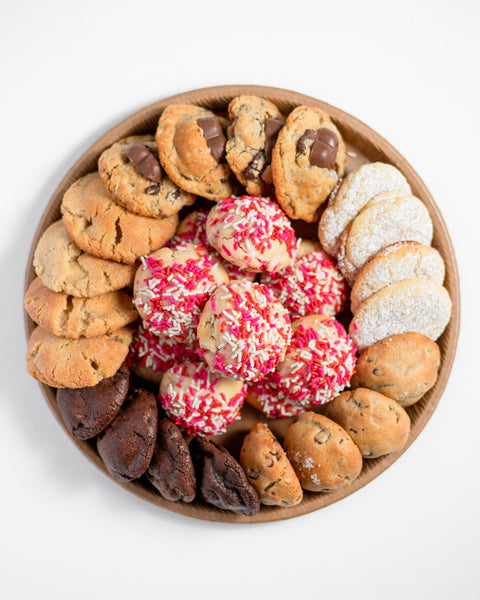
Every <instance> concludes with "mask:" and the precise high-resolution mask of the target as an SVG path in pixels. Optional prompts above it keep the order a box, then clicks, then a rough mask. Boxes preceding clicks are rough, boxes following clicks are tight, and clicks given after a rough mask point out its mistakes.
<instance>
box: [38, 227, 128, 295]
mask: <svg viewBox="0 0 480 600" xmlns="http://www.w3.org/2000/svg"><path fill="white" fill-rule="evenodd" d="M33 266H34V268H35V272H36V274H37V276H38V277H40V279H41V280H42V283H43V285H44V286H46V287H47V288H49V289H50V290H52V291H54V292H64V293H65V294H69V295H71V296H75V297H77V298H89V297H92V296H99V295H100V294H105V293H107V292H112V291H115V290H120V289H122V288H124V287H127V286H129V285H131V284H132V283H133V279H134V277H135V271H136V266H135V265H123V264H120V263H117V262H114V261H112V260H106V259H103V258H98V257H96V256H91V255H90V254H87V253H85V252H83V250H81V249H80V248H79V247H78V246H77V245H76V244H75V242H74V241H73V240H72V238H71V237H70V235H69V233H68V231H67V230H66V229H65V225H64V224H63V221H56V222H55V223H52V224H51V225H50V227H48V229H46V230H45V232H44V233H43V235H42V237H41V238H40V240H39V242H38V244H37V247H36V249H35V255H34V258H33Z"/></svg>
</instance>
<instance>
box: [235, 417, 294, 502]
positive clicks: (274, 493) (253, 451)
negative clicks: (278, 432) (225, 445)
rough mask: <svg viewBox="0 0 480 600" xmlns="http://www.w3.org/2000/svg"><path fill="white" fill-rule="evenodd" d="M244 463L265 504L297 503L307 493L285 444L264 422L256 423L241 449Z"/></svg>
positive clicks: (241, 457) (246, 471)
mask: <svg viewBox="0 0 480 600" xmlns="http://www.w3.org/2000/svg"><path fill="white" fill-rule="evenodd" d="M240 464H241V465H242V467H243V470H244V471H245V473H246V474H247V479H248V481H249V482H250V483H251V484H252V485H253V487H254V488H255V489H256V490H257V493H258V496H259V498H260V502H261V503H262V504H268V505H276V506H295V505H296V504H299V503H300V502H301V501H302V498H303V492H302V487H301V485H300V482H299V481H298V477H297V476H296V475H295V471H294V470H293V467H292V465H291V464H290V462H289V460H288V458H287V455H286V454H285V452H284V450H283V448H282V446H281V445H280V444H279V442H278V441H277V438H276V437H275V436H274V435H273V433H272V432H271V431H270V429H269V428H268V427H267V425H265V424H264V423H256V424H255V425H254V426H253V427H252V429H251V430H250V433H248V434H247V435H246V436H245V438H244V440H243V444H242V449H241V450H240Z"/></svg>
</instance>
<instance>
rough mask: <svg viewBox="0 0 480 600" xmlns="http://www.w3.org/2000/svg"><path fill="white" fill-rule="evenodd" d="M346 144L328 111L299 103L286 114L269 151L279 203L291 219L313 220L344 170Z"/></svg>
mask: <svg viewBox="0 0 480 600" xmlns="http://www.w3.org/2000/svg"><path fill="white" fill-rule="evenodd" d="M345 158H346V156H345V144H344V142H343V139H342V136H341V134H340V132H339V131H338V129H337V128H336V126H335V124H334V123H332V121H331V119H330V117H329V115H328V114H327V113H326V112H324V111H323V110H321V109H320V108H316V107H311V106H298V107H297V108H295V109H294V110H293V111H292V112H291V113H290V115H289V116H288V118H287V122H286V124H285V127H284V128H283V129H281V130H280V133H279V134H278V138H277V143H276V144H275V147H274V149H273V152H272V177H273V183H274V186H275V195H276V197H277V200H278V203H279V204H280V206H281V207H282V208H283V210H284V211H285V212H286V213H287V215H288V216H289V217H290V218H291V219H303V220H304V221H307V222H308V223H314V222H315V221H318V218H319V216H320V215H319V208H320V206H321V205H322V204H323V202H324V201H325V200H326V199H327V197H328V195H329V194H330V192H331V191H332V189H333V187H334V185H335V184H336V183H337V181H338V179H339V178H340V177H342V176H343V173H344V170H345Z"/></svg>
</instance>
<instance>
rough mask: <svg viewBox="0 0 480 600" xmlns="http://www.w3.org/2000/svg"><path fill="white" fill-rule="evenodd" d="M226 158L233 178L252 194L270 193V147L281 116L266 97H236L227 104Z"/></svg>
mask: <svg viewBox="0 0 480 600" xmlns="http://www.w3.org/2000/svg"><path fill="white" fill-rule="evenodd" d="M228 115H229V117H230V120H231V121H232V124H231V125H230V127H229V128H228V130H227V134H228V142H227V145H226V148H225V149H226V158H227V162H228V164H229V165H230V168H231V169H232V171H233V172H234V173H235V175H236V176H237V179H238V180H239V181H240V183H241V184H242V185H244V186H245V188H246V189H247V192H248V193H249V194H251V195H252V196H270V195H271V194H272V193H273V182H272V169H271V162H272V150H273V147H274V146H275V142H276V141H277V136H278V132H279V131H280V129H281V128H282V127H283V126H284V125H285V118H284V117H283V115H282V113H281V112H280V111H279V110H278V108H277V107H276V106H275V104H273V103H272V102H270V101H269V100H264V99H263V98H258V97H257V96H238V97H237V98H234V99H233V100H232V101H231V102H230V104H229V105H228Z"/></svg>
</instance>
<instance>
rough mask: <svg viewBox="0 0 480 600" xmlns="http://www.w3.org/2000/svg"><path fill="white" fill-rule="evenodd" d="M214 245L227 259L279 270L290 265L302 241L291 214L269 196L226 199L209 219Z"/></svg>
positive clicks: (258, 268)
mask: <svg viewBox="0 0 480 600" xmlns="http://www.w3.org/2000/svg"><path fill="white" fill-rule="evenodd" d="M207 237H208V241H209V242H210V244H211V245H212V246H213V247H214V248H215V249H216V250H217V251H218V252H219V253H220V254H221V255H222V256H223V258H224V259H225V260H228V261H229V262H231V263H233V264H234V265H237V266H239V267H242V268H244V269H247V270H249V271H254V272H262V271H268V272H271V273H272V272H276V271H279V270H280V269H283V268H284V267H287V266H288V265H290V264H291V263H292V261H293V259H294V258H295V255H296V254H297V250H298V241H297V238H296V237H295V232H294V230H293V227H292V225H291V224H290V221H289V219H288V217H287V216H286V215H285V213H284V212H283V211H282V209H281V208H280V207H279V206H278V204H276V203H275V202H272V201H271V200H270V199H269V198H261V197H260V196H241V197H238V198H237V197H235V196H232V197H231V198H224V199H223V200H220V202H217V204H216V205H215V206H214V207H213V208H212V210H211V211H210V213H209V215H208V219H207Z"/></svg>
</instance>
